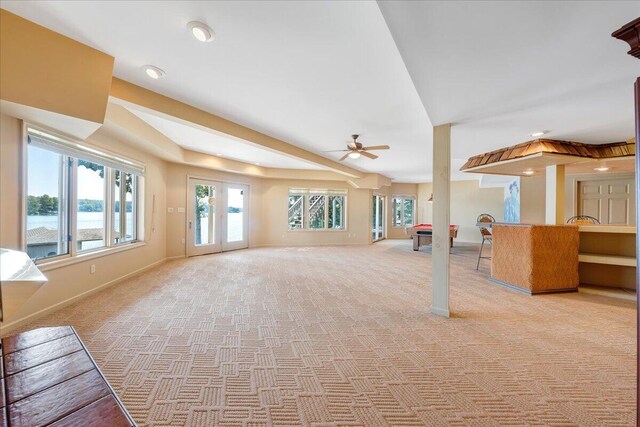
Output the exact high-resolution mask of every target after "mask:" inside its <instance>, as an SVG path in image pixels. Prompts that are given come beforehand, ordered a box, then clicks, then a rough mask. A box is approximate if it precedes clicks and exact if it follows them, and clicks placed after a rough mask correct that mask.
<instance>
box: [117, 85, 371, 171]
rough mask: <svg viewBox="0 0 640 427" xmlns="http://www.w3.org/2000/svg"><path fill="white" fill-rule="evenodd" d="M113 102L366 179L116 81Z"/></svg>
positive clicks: (276, 141) (274, 141)
mask: <svg viewBox="0 0 640 427" xmlns="http://www.w3.org/2000/svg"><path fill="white" fill-rule="evenodd" d="M110 95H111V97H112V98H115V99H118V100H121V101H124V102H125V103H130V104H134V105H137V106H140V107H143V108H146V109H148V110H151V111H155V112H158V113H161V114H163V115H166V116H169V117H175V118H177V119H181V120H185V121H187V122H191V123H195V124H197V125H200V126H204V127H206V128H209V129H212V130H214V131H216V132H221V133H224V134H226V135H230V136H232V137H235V138H239V139H242V140H244V141H248V142H250V143H253V144H256V145H259V146H261V147H262V148H266V149H268V150H271V151H274V152H277V153H279V154H283V155H286V156H289V157H293V158H298V159H302V160H305V161H307V162H311V163H314V164H317V165H320V166H323V167H325V168H327V169H329V170H332V171H334V172H337V173H340V174H342V175H345V176H347V177H351V178H363V177H364V176H365V175H366V174H365V173H363V172H360V171H358V170H356V169H353V168H351V167H349V166H346V165H344V164H341V163H338V162H335V161H333V160H330V159H327V158H326V157H322V156H320V155H318V154H315V153H312V152H310V151H307V150H304V149H302V148H299V147H296V146H295V145H292V144H289V143H287V142H284V141H282V140H279V139H277V138H273V137H271V136H269V135H265V134H263V133H261V132H258V131H255V130H253V129H250V128H248V127H246V126H242V125H239V124H237V123H235V122H232V121H230V120H227V119H223V118H222V117H219V116H216V115H214V114H211V113H208V112H206V111H204V110H200V109H198V108H195V107H193V106H191V105H188V104H185V103H183V102H180V101H177V100H175V99H172V98H169V97H167V96H164V95H160V94H158V93H156V92H153V91H150V90H148V89H145V88H143V87H140V86H136V85H134V84H132V83H129V82H126V81H124V80H120V79H118V78H116V77H114V78H113V81H112V84H111V93H110Z"/></svg>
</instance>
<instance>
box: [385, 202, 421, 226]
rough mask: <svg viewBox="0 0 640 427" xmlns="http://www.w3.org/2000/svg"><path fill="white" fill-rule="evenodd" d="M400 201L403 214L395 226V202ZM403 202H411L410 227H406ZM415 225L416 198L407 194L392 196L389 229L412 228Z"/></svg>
mask: <svg viewBox="0 0 640 427" xmlns="http://www.w3.org/2000/svg"><path fill="white" fill-rule="evenodd" d="M398 199H399V200H400V206H401V211H402V212H403V213H402V215H401V217H400V218H401V221H400V225H396V200H398ZM405 200H412V201H413V204H412V206H413V208H412V209H411V222H412V225H407V224H406V222H405V217H404V209H403V208H404V202H405ZM415 224H416V196H415V195H409V194H394V195H393V196H391V227H392V228H406V227H413V226H414V225H415Z"/></svg>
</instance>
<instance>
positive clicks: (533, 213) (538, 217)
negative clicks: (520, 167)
mask: <svg viewBox="0 0 640 427" xmlns="http://www.w3.org/2000/svg"><path fill="white" fill-rule="evenodd" d="M545 192H546V186H545V178H544V175H542V176H531V177H522V178H520V222H521V223H523V224H544V221H545V219H544V217H545V211H544V206H545V201H544V198H545Z"/></svg>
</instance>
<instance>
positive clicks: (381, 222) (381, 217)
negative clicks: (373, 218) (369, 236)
mask: <svg viewBox="0 0 640 427" xmlns="http://www.w3.org/2000/svg"><path fill="white" fill-rule="evenodd" d="M383 200H384V199H383V197H381V196H378V239H382V236H383V227H384V212H383V207H384V202H383Z"/></svg>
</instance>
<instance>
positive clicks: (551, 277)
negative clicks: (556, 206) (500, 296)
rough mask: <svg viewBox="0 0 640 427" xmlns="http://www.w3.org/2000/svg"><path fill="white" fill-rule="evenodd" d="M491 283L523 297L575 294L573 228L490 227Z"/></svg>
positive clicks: (576, 243)
mask: <svg viewBox="0 0 640 427" xmlns="http://www.w3.org/2000/svg"><path fill="white" fill-rule="evenodd" d="M492 234H493V244H492V255H491V256H492V258H491V281H493V282H496V283H499V284H501V285H505V286H508V287H511V288H514V289H517V290H519V291H522V292H524V293H527V294H530V295H532V294H539V293H550V292H571V291H577V290H578V285H579V284H580V279H579V277H578V247H579V240H580V236H579V232H578V227H577V226H575V225H528V224H493V226H492Z"/></svg>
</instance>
